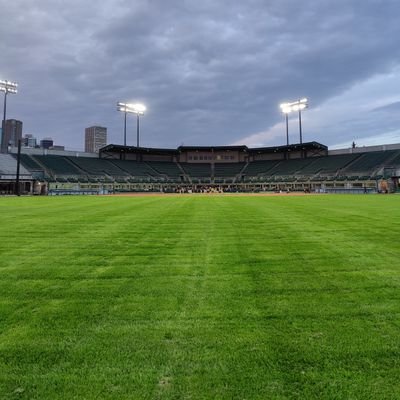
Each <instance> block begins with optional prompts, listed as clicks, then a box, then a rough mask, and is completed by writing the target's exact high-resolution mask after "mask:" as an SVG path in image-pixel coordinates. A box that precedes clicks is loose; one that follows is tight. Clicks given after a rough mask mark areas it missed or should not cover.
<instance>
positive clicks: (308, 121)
mask: <svg viewBox="0 0 400 400" xmlns="http://www.w3.org/2000/svg"><path fill="white" fill-rule="evenodd" d="M399 12H400V4H398V2H396V1H392V0H388V1H386V2H385V3H384V4H382V3H379V4H378V3H377V2H375V1H365V2H363V6H362V7H359V2H358V1H355V0H353V1H338V2H335V3H334V4H333V3H332V2H330V1H328V0H322V1H318V2H317V1H311V2H307V4H299V3H296V2H294V1H272V2H268V4H265V3H264V2H262V1H257V0H253V1H250V2H247V3H246V4H234V5H232V4H231V3H228V2H221V3H219V4H215V3H214V2H210V1H205V2H202V3H201V4H198V3H197V2H194V1H189V2H185V3H184V4H181V3H180V2H177V1H172V2H169V3H168V5H166V4H165V3H163V2H161V1H152V2H150V1H140V2H134V3H132V4H131V5H129V6H128V5H124V4H123V3H121V2H118V1H110V0H106V1H104V2H102V4H101V5H99V7H96V8H95V9H94V8H93V7H91V6H89V5H85V4H82V3H81V2H78V1H72V2H70V3H69V4H68V6H62V5H61V6H60V5H55V4H53V2H50V1H42V2H40V4H39V5H38V4H34V3H30V2H28V3H27V2H25V1H22V0H16V1H15V2H13V3H5V4H4V6H3V10H2V13H3V15H5V16H6V17H7V18H5V22H4V24H2V26H1V27H0V34H1V35H2V38H3V40H2V42H1V43H0V50H1V51H2V55H3V57H2V60H1V61H0V79H4V80H10V81H15V82H17V83H18V84H19V86H18V94H16V95H14V96H10V98H9V99H8V103H7V118H8V119H17V120H22V121H24V130H26V131H27V132H30V133H33V134H35V135H41V136H43V137H45V136H51V137H53V138H54V140H55V142H57V143H62V144H64V145H65V146H66V147H67V148H71V149H76V150H82V149H83V141H82V131H83V130H84V128H85V127H87V126H92V125H99V126H106V127H107V128H108V137H109V139H108V143H115V144H122V143H123V124H124V121H123V116H122V115H121V113H118V112H117V111H116V109H115V104H116V102H119V101H121V102H134V103H136V102H140V103H143V104H145V105H146V106H147V111H146V115H144V116H143V118H141V121H140V123H141V145H143V146H144V147H176V146H179V145H180V144H185V145H230V144H244V145H248V146H253V147H254V146H271V145H282V144H284V143H285V142H286V128H285V120H284V116H283V115H282V114H281V113H280V110H279V104H280V103H282V102H291V101H295V100H297V99H300V98H303V97H307V98H308V99H309V108H308V109H307V110H306V111H305V112H304V113H303V114H302V119H303V134H304V140H305V141H310V140H316V141H319V142H321V143H324V144H327V145H328V146H329V147H330V148H335V147H346V146H348V147H349V146H351V143H352V142H353V141H355V142H356V144H357V145H370V144H377V143H381V144H383V143H394V142H400V128H399V126H400V114H399V113H398V111H399V109H400V95H399V94H398V93H399V92H400V90H399V89H400V79H399V78H400V50H399V49H398V46H397V37H398V35H399V34H400V28H399V27H398V23H397V18H396V16H397V15H398V13H399ZM82 26H84V29H81V27H82ZM17 49H18V50H17ZM26 60H29V62H28V63H27V62H26ZM289 136H290V143H295V142H298V141H299V137H298V125H297V117H296V114H295V113H292V114H290V115H289ZM135 142H136V125H135V119H134V117H132V116H131V117H128V120H127V144H129V145H134V144H135Z"/></svg>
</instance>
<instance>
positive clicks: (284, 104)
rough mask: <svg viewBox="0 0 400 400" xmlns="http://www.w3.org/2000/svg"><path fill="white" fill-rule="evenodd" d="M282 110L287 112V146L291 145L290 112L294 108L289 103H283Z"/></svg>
mask: <svg viewBox="0 0 400 400" xmlns="http://www.w3.org/2000/svg"><path fill="white" fill-rule="evenodd" d="M280 108H281V111H282V112H283V114H285V121H286V146H289V115H288V114H289V113H290V112H291V111H292V109H291V108H290V106H289V103H282V104H281V105H280Z"/></svg>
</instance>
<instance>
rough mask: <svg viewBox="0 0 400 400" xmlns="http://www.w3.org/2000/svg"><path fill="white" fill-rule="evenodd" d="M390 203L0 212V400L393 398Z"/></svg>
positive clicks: (192, 202) (114, 203) (182, 204)
mask: <svg viewBox="0 0 400 400" xmlns="http://www.w3.org/2000/svg"><path fill="white" fill-rule="evenodd" d="M399 237H400V197H399V196H396V195H351V196H350V195H304V196H290V195H282V196H276V197H274V196H230V195H181V196H161V195H160V196H134V197H117V196H75V197H63V196H60V197H26V198H22V197H21V198H16V197H9V198H0V399H40V400H45V399H51V400H58V399H193V400H194V399H263V400H264V399H395V398H400V379H399V377H400V244H399Z"/></svg>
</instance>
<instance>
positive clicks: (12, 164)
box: [0, 154, 31, 176]
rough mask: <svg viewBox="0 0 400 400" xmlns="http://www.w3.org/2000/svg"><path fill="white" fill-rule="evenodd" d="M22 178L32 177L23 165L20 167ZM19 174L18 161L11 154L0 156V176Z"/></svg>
mask: <svg viewBox="0 0 400 400" xmlns="http://www.w3.org/2000/svg"><path fill="white" fill-rule="evenodd" d="M19 172H20V175H21V176H31V173H30V172H29V171H28V169H26V168H25V167H24V166H23V165H20V171H19ZM16 173H17V160H16V159H15V158H14V157H13V156H12V155H10V154H0V175H15V174H16Z"/></svg>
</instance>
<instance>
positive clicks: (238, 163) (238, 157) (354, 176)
mask: <svg viewBox="0 0 400 400" xmlns="http://www.w3.org/2000/svg"><path fill="white" fill-rule="evenodd" d="M11 153H12V154H1V155H0V190H1V193H2V194H12V193H14V192H15V182H16V165H17V155H16V149H13V150H12V151H11ZM20 165H21V168H20V179H19V181H20V184H21V185H22V189H21V190H20V192H21V193H26V194H98V193H118V192H182V191H184V192H185V191H191V192H199V191H206V190H212V189H215V190H218V191H225V192H260V191H310V192H355V193H357V192H364V193H365V192H378V191H398V190H399V176H400V144H398V145H386V146H373V147H360V148H357V147H356V148H348V149H341V150H332V151H329V150H328V148H327V146H325V145H323V144H321V143H318V142H309V143H303V144H293V145H289V146H275V147H262V148H249V147H247V146H180V147H178V148H177V149H161V148H142V147H139V148H137V147H131V146H121V145H112V144H110V145H107V146H105V147H103V148H102V149H101V150H100V152H99V154H89V153H74V152H61V151H58V152H57V153H56V154H54V153H52V152H51V151H50V150H46V151H45V152H43V151H42V150H37V149H23V150H22V154H21V156H20Z"/></svg>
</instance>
